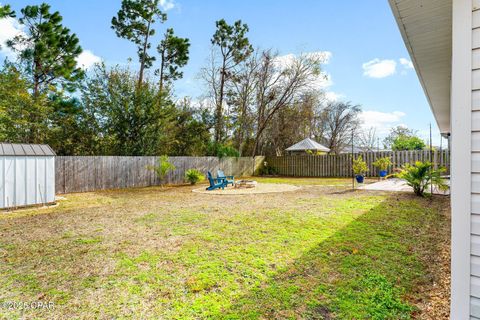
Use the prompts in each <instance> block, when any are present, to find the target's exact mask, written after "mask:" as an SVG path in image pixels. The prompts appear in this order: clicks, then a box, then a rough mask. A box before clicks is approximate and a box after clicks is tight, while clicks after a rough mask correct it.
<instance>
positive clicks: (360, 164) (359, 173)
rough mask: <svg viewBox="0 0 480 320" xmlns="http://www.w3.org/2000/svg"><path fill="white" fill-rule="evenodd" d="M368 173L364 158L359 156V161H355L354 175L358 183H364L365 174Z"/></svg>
mask: <svg viewBox="0 0 480 320" xmlns="http://www.w3.org/2000/svg"><path fill="white" fill-rule="evenodd" d="M367 171H368V167H367V163H366V162H365V161H363V158H362V156H359V157H358V158H357V159H353V173H354V174H355V178H356V179H357V182H358V183H363V180H364V178H365V174H366V173H367Z"/></svg>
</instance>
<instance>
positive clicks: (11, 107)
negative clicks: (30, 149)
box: [0, 64, 35, 142]
mask: <svg viewBox="0 0 480 320" xmlns="http://www.w3.org/2000/svg"><path fill="white" fill-rule="evenodd" d="M29 89H30V86H29V83H28V82H27V81H26V80H25V79H24V78H23V77H22V74H21V72H20V71H18V70H17V69H16V68H15V67H13V66H12V65H11V64H6V65H5V66H4V67H3V68H2V69H1V70H0V140H1V141H8V142H29V141H28V133H29V130H30V129H31V126H32V124H31V123H30V119H31V118H32V117H31V114H30V113H31V112H33V111H34V106H35V104H34V100H33V98H32V96H31V94H30V92H29Z"/></svg>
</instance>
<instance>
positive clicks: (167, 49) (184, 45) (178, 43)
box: [157, 28, 190, 93]
mask: <svg viewBox="0 0 480 320" xmlns="http://www.w3.org/2000/svg"><path fill="white" fill-rule="evenodd" d="M189 48H190V42H189V40H188V39H187V38H180V37H177V36H175V34H174V32H173V29H171V28H170V29H167V32H166V33H165V35H164V38H163V40H162V41H161V42H160V44H159V45H158V47H157V51H158V53H159V54H160V59H161V62H160V68H159V69H158V70H157V73H158V74H159V76H160V80H159V89H160V93H162V92H163V89H164V85H165V84H166V83H169V82H171V81H173V80H177V79H180V78H182V77H183V72H182V71H180V68H181V67H183V66H185V65H186V64H187V62H188V59H189Z"/></svg>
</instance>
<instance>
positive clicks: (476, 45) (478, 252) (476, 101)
mask: <svg viewBox="0 0 480 320" xmlns="http://www.w3.org/2000/svg"><path fill="white" fill-rule="evenodd" d="M471 101H472V105H471V108H472V116H471V130H472V134H471V152H472V155H471V162H472V164H471V175H472V180H471V226H470V232H471V246H470V252H471V257H470V276H471V280H470V283H471V285H470V295H471V299H470V314H471V319H480V0H473V1H472V100H471Z"/></svg>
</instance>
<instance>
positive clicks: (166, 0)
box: [160, 0, 176, 11]
mask: <svg viewBox="0 0 480 320" xmlns="http://www.w3.org/2000/svg"><path fill="white" fill-rule="evenodd" d="M175 5H176V3H175V2H174V1H173V0H160V7H162V9H163V10H165V11H168V10H171V9H173V8H174V7H175Z"/></svg>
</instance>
